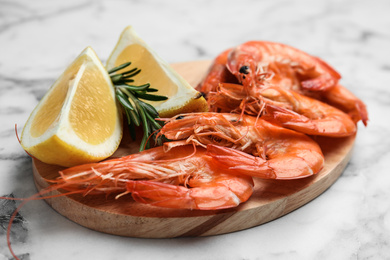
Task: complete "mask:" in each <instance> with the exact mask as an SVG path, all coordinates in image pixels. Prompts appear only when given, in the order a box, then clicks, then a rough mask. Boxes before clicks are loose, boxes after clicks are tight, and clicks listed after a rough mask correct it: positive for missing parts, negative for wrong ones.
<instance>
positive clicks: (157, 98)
mask: <svg viewBox="0 0 390 260" xmlns="http://www.w3.org/2000/svg"><path fill="white" fill-rule="evenodd" d="M136 95H137V97H140V98H142V99H145V100H150V101H163V100H167V99H168V98H167V97H165V96H159V95H150V94H144V93H139V92H137V94H136Z"/></svg>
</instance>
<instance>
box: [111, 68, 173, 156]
mask: <svg viewBox="0 0 390 260" xmlns="http://www.w3.org/2000/svg"><path fill="white" fill-rule="evenodd" d="M130 64H131V62H127V63H124V64H122V65H120V66H118V67H115V68H113V69H111V70H109V71H108V74H109V75H110V77H111V81H112V83H113V84H114V86H115V94H116V98H117V100H118V101H119V103H120V104H121V105H122V107H123V109H124V111H125V114H126V117H127V122H128V125H129V129H130V136H131V138H132V139H133V140H135V138H136V135H135V126H140V125H142V128H143V131H144V135H143V137H142V141H141V147H140V151H142V150H144V149H145V148H146V149H148V148H149V147H150V142H149V136H150V135H152V134H153V135H154V134H155V133H156V132H157V131H158V130H159V129H160V128H161V125H160V124H159V123H157V122H156V120H155V119H156V118H158V117H159V115H158V112H157V111H156V109H155V108H154V107H153V106H152V105H150V104H148V103H145V102H144V101H142V100H140V98H141V99H144V100H150V101H162V100H166V99H168V98H167V97H165V96H159V95H152V94H149V93H150V92H156V91H157V89H154V88H151V87H150V84H149V83H147V84H144V85H140V86H134V85H130V84H128V83H132V82H134V80H133V79H132V77H134V76H136V75H138V74H139V73H140V72H141V70H140V69H137V68H134V69H131V70H128V71H125V72H123V73H115V72H117V71H119V70H122V69H124V68H126V67H128V66H130ZM148 92H149V93H148Z"/></svg>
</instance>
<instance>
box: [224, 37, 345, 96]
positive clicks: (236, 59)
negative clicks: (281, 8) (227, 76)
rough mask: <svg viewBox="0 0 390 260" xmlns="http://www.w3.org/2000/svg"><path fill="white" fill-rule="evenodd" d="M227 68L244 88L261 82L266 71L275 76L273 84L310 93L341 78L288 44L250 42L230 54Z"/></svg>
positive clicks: (326, 86)
mask: <svg viewBox="0 0 390 260" xmlns="http://www.w3.org/2000/svg"><path fill="white" fill-rule="evenodd" d="M227 68H228V69H229V71H230V72H231V73H232V74H233V75H234V76H236V77H237V79H238V80H239V81H240V82H241V83H242V84H243V85H244V86H250V85H256V84H257V83H258V82H259V81H260V82H261V81H262V78H263V77H262V74H263V73H264V72H266V73H271V74H275V77H274V79H273V80H274V82H273V83H276V84H277V85H283V87H285V88H288V89H297V88H303V89H306V90H310V91H324V90H327V89H330V88H332V87H333V86H335V85H336V84H337V82H338V80H339V79H340V78H341V76H340V74H339V73H338V72H337V71H335V70H334V69H333V68H332V67H331V66H329V65H328V64H327V63H326V62H324V61H323V60H321V59H320V58H317V57H313V56H311V55H309V54H307V53H305V52H303V51H301V50H298V49H296V48H293V47H291V46H288V45H285V44H281V43H275V42H266V41H250V42H246V43H244V44H241V45H239V46H237V47H236V48H234V49H233V50H232V51H231V52H230V53H229V57H228V61H227ZM271 81H272V79H271ZM299 83H300V84H299Z"/></svg>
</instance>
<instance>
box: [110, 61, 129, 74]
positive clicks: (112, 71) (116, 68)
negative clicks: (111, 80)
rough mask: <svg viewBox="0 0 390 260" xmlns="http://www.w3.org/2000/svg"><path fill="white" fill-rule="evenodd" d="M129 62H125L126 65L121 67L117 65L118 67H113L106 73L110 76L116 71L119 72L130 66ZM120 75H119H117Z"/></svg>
mask: <svg viewBox="0 0 390 260" xmlns="http://www.w3.org/2000/svg"><path fill="white" fill-rule="evenodd" d="M130 64H131V62H126V63H123V64H122V65H119V66H118V67H115V68H113V69H111V70H109V71H108V74H112V73H114V72H116V71H118V70H121V69H124V68H126V67H127V66H130ZM119 75H120V74H119Z"/></svg>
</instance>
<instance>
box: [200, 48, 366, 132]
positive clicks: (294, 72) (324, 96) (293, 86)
mask: <svg viewBox="0 0 390 260" xmlns="http://www.w3.org/2000/svg"><path fill="white" fill-rule="evenodd" d="M225 61H226V64H225V65H226V69H223V63H224V62H225ZM215 70H219V71H222V70H223V71H224V74H223V77H222V76H221V75H222V74H218V73H215V72H214V71H215ZM226 70H228V71H229V72H230V75H229V73H228V72H227V71H226ZM232 76H235V77H236V79H235V80H231V78H232ZM340 78H341V76H340V74H339V73H338V72H337V71H335V70H334V69H333V68H332V67H331V66H330V65H328V64H327V63H325V62H324V61H322V60H321V59H319V58H317V57H313V56H311V55H309V54H307V53H305V52H303V51H300V50H298V49H295V48H293V47H290V46H287V45H284V44H281V43H274V42H265V41H250V42H247V43H244V44H242V45H239V46H237V47H236V48H234V49H231V51H225V52H223V53H221V54H220V55H219V56H218V57H217V59H216V60H215V61H214V63H213V65H212V66H211V68H210V69H209V73H208V75H207V76H206V77H205V80H203V81H202V82H201V84H200V85H199V86H198V87H197V88H198V90H200V91H202V92H203V93H204V94H205V96H206V97H207V96H208V93H209V92H211V91H213V92H215V91H216V90H217V88H218V84H219V83H237V80H238V82H240V83H241V84H242V85H243V86H244V87H245V88H252V87H259V88H262V87H263V86H264V82H265V81H266V85H271V86H277V87H281V88H284V89H287V90H293V91H296V92H298V93H299V94H302V95H305V96H309V97H312V98H314V99H318V100H320V101H323V102H325V103H328V104H330V105H332V106H335V107H337V108H338V109H340V110H342V111H343V112H345V113H347V114H348V115H350V116H351V118H352V119H353V121H354V122H355V123H357V122H358V121H360V120H362V122H363V124H364V125H367V122H368V113H367V109H366V106H365V105H364V103H363V102H362V101H361V100H360V99H359V98H357V97H356V96H355V95H353V94H352V93H351V92H350V91H348V90H347V89H345V88H344V87H343V86H341V85H340V84H338V81H339V80H340ZM206 86H207V87H206Z"/></svg>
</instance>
